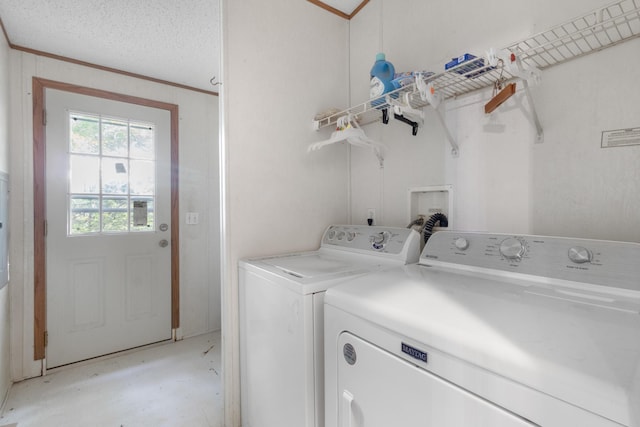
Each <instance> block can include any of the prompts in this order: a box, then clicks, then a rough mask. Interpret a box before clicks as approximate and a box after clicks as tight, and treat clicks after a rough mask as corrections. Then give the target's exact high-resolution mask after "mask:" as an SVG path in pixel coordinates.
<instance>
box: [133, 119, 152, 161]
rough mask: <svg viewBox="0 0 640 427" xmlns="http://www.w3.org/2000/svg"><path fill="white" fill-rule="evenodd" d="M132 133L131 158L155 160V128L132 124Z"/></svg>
mask: <svg viewBox="0 0 640 427" xmlns="http://www.w3.org/2000/svg"><path fill="white" fill-rule="evenodd" d="M130 132H131V133H130V135H131V144H130V145H131V154H130V156H131V158H133V159H148V160H151V159H153V156H154V153H153V127H151V126H149V125H144V124H138V123H132V124H131V128H130Z"/></svg>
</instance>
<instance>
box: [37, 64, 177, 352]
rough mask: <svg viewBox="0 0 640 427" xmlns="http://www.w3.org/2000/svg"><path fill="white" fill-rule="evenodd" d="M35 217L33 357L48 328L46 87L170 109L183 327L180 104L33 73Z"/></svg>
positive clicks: (42, 344) (173, 263) (174, 231)
mask: <svg viewBox="0 0 640 427" xmlns="http://www.w3.org/2000/svg"><path fill="white" fill-rule="evenodd" d="M32 89H33V92H32V93H33V198H34V200H33V220H34V238H33V239H34V285H33V288H34V307H33V308H34V325H33V337H34V339H33V343H34V349H33V359H34V360H41V359H44V358H45V356H46V348H45V332H46V330H47V325H46V320H47V316H46V314H47V307H46V299H47V298H46V295H47V293H46V291H47V286H46V245H45V220H46V193H45V190H46V170H45V160H46V158H45V148H46V131H45V122H44V118H45V117H44V106H45V104H46V98H45V96H46V94H45V90H46V89H58V90H62V91H66V92H72V93H77V94H81V95H89V96H93V97H97V98H104V99H109V100H113V101H121V102H127V103H130V104H136V105H142V106H146V107H153V108H158V109H162V110H168V111H169V114H170V121H171V327H172V328H173V329H177V328H179V327H180V241H179V237H180V229H179V227H180V218H179V212H180V210H179V207H180V206H179V194H180V193H179V164H178V152H179V133H178V123H179V114H178V105H175V104H169V103H166V102H161V101H154V100H151V99H145V98H139V97H135V96H131V95H123V94H119V93H115V92H109V91H105V90H100V89H93V88H88V87H83V86H77V85H73V84H69V83H62V82H58V81H53V80H47V79H42V78H39V77H33V80H32Z"/></svg>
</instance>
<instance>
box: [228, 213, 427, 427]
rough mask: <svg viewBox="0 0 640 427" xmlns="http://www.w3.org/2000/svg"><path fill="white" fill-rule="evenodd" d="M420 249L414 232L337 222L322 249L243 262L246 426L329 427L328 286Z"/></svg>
mask: <svg viewBox="0 0 640 427" xmlns="http://www.w3.org/2000/svg"><path fill="white" fill-rule="evenodd" d="M419 248H420V236H419V234H418V233H417V232H415V231H413V230H410V229H406V228H391V227H368V226H348V225H333V226H330V227H328V228H327V230H326V231H325V233H324V235H323V237H322V242H321V246H320V249H318V250H317V251H312V252H304V253H296V254H287V255H280V256H272V257H267V258H260V259H250V260H243V261H240V263H239V285H240V364H241V366H240V379H241V405H242V426H243V427H322V426H324V384H323V383H324V381H323V377H324V367H323V348H324V340H323V325H324V323H323V302H324V293H325V291H326V290H327V289H328V288H330V287H331V286H334V285H336V284H338V283H341V282H343V281H345V280H347V279H349V278H353V277H357V276H362V275H365V274H367V273H371V272H374V271H380V270H382V269H385V268H391V267H395V266H400V265H404V264H406V263H411V262H413V263H415V262H417V261H418V258H419V255H420V249H419Z"/></svg>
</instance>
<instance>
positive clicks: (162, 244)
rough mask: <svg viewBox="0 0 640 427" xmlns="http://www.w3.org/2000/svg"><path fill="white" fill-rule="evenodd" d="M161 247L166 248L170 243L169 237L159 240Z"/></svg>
mask: <svg viewBox="0 0 640 427" xmlns="http://www.w3.org/2000/svg"><path fill="white" fill-rule="evenodd" d="M158 244H159V245H160V247H161V248H166V247H167V246H168V245H169V241H168V240H167V239H162V240H160V242H158Z"/></svg>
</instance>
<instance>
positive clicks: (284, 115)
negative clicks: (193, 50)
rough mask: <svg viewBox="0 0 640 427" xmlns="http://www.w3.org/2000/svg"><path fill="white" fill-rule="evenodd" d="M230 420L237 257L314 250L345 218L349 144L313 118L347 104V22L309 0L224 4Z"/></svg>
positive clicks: (234, 408)
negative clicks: (327, 142)
mask: <svg viewBox="0 0 640 427" xmlns="http://www.w3.org/2000/svg"><path fill="white" fill-rule="evenodd" d="M222 4H223V8H222V11H223V27H224V35H223V38H224V42H223V64H224V72H223V79H222V92H221V99H222V101H223V105H222V108H223V114H224V116H225V118H224V121H223V123H224V125H223V126H224V144H225V150H226V154H225V161H226V175H225V178H226V200H225V202H226V208H225V222H226V230H225V239H226V241H225V249H226V251H225V256H226V261H225V268H226V270H225V280H224V291H223V295H224V301H223V305H224V307H225V313H224V320H223V323H224V328H223V340H224V341H223V348H224V352H225V353H224V355H225V357H224V360H225V366H224V374H225V387H227V389H226V390H225V392H226V401H225V408H226V415H225V417H226V425H227V426H237V425H239V413H238V410H239V400H238V398H239V394H238V392H239V382H238V375H239V368H238V361H239V359H238V326H237V322H238V318H237V316H238V301H237V295H238V280H237V263H238V260H239V259H240V258H243V257H247V256H258V255H266V254H276V253H280V252H288V251H298V250H307V249H314V248H317V246H318V242H319V241H320V237H321V234H322V232H323V230H324V228H325V227H326V226H327V225H328V224H330V223H343V222H345V221H347V204H348V198H347V181H348V169H347V154H348V153H347V151H346V149H345V147H344V146H331V147H326V148H323V149H322V150H320V151H316V152H313V153H307V147H308V145H309V144H310V143H311V142H314V141H318V140H321V139H325V138H327V137H328V134H329V133H328V132H330V131H328V130H326V131H324V132H320V133H316V132H314V131H313V130H312V127H311V121H312V119H313V117H314V116H315V114H316V113H317V112H318V111H321V110H323V109H326V108H328V107H334V106H335V107H345V106H346V105H347V103H348V92H347V82H348V67H347V64H348V58H347V36H348V23H347V21H345V20H343V19H341V18H339V17H337V16H335V15H332V14H329V13H328V12H326V11H324V10H322V9H320V8H318V7H317V6H314V5H313V4H311V3H309V2H304V1H284V0H279V1H268V2H265V1H259V0H248V1H242V2H238V1H234V0H225V1H223V3H222Z"/></svg>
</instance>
